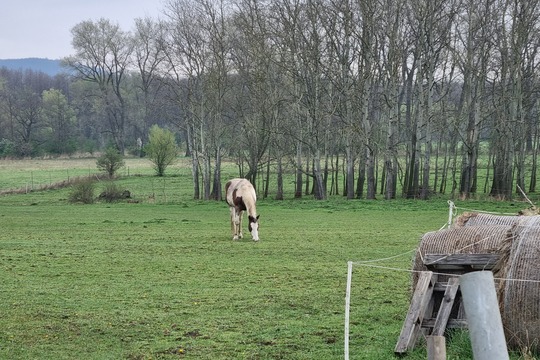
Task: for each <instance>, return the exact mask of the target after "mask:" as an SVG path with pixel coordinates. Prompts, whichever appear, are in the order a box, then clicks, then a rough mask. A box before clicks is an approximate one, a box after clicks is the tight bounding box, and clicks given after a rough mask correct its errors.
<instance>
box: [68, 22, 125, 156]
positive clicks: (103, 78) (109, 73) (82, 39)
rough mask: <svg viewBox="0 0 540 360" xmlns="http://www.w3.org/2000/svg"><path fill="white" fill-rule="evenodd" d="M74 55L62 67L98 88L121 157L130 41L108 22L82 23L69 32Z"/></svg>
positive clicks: (118, 27) (123, 143) (116, 26)
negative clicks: (67, 68) (73, 71)
mask: <svg viewBox="0 0 540 360" xmlns="http://www.w3.org/2000/svg"><path fill="white" fill-rule="evenodd" d="M71 33H72V35H73V40H72V44H73V47H74V49H75V55H73V56H70V57H67V58H65V59H64V63H65V64H66V65H67V66H69V67H70V68H72V69H73V70H75V72H76V73H77V75H78V77H80V78H81V79H82V80H85V81H90V82H93V83H95V84H97V85H98V87H99V91H100V95H101V102H102V104H103V109H104V113H105V114H104V115H105V117H106V119H107V121H108V124H109V132H110V134H111V136H112V138H113V140H114V143H115V145H116V147H117V149H118V150H119V151H120V152H121V153H122V154H123V153H124V148H125V140H126V139H125V127H126V122H127V105H126V101H125V91H126V90H125V88H124V86H123V85H124V78H125V76H126V72H127V70H128V67H129V64H130V56H131V52H132V45H131V44H132V41H131V40H130V36H129V34H128V33H126V32H124V31H122V30H121V29H120V26H119V25H118V24H113V23H112V22H111V21H110V20H107V19H103V18H102V19H99V20H97V21H95V22H94V21H91V20H87V21H83V22H81V23H79V24H77V25H75V26H74V27H73V29H71Z"/></svg>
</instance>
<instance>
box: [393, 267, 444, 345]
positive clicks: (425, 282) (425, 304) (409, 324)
mask: <svg viewBox="0 0 540 360" xmlns="http://www.w3.org/2000/svg"><path fill="white" fill-rule="evenodd" d="M436 281H437V275H435V274H433V272H431V271H422V272H421V273H420V277H419V278H418V282H417V284H416V289H415V291H414V294H413V297H412V299H411V304H410V306H409V311H408V312H407V316H406V317H405V322H404V324H403V327H402V328H401V333H400V335H399V338H398V342H397V344H396V347H395V349H394V352H395V353H396V354H404V353H406V352H407V351H408V350H411V349H412V348H414V345H415V343H416V340H417V339H418V336H419V335H420V331H421V328H422V321H423V320H424V317H426V315H427V314H426V313H427V310H428V309H429V308H431V306H430V302H431V300H432V295H433V287H434V284H435V282H436Z"/></svg>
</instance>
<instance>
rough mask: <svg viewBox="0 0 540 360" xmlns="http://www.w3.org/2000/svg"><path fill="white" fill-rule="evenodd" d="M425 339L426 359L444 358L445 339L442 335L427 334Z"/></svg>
mask: <svg viewBox="0 0 540 360" xmlns="http://www.w3.org/2000/svg"><path fill="white" fill-rule="evenodd" d="M426 341H427V358H428V360H446V339H445V338H444V336H428V337H427V338H426Z"/></svg>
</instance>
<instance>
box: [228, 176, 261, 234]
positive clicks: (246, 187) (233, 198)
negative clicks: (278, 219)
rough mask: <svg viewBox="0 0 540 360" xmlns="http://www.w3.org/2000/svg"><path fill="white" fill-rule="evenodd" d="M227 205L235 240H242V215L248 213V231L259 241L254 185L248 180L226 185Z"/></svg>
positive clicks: (231, 182) (235, 181)
mask: <svg viewBox="0 0 540 360" xmlns="http://www.w3.org/2000/svg"><path fill="white" fill-rule="evenodd" d="M225 193H226V194H227V204H229V209H230V210H231V231H232V235H233V240H238V239H241V238H242V236H243V235H242V215H243V213H244V211H246V212H247V213H248V219H249V222H248V229H249V232H250V233H251V237H252V238H253V240H255V241H259V222H258V220H259V215H257V210H256V209H255V202H256V201H257V195H256V194H255V189H254V188H253V185H251V183H250V182H249V181H248V180H246V179H232V180H230V181H228V182H227V184H225Z"/></svg>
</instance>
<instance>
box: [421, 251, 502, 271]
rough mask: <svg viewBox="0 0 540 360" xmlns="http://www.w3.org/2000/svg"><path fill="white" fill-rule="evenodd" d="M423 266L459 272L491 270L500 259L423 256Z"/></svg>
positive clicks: (480, 255)
mask: <svg viewBox="0 0 540 360" xmlns="http://www.w3.org/2000/svg"><path fill="white" fill-rule="evenodd" d="M423 258H424V265H425V266H427V267H428V269H437V270H442V269H444V270H459V269H470V270H474V269H482V270H491V269H492V268H493V267H494V266H495V264H496V263H497V261H498V260H499V258H500V255H499V254H490V253H484V254H425V255H424V257H423Z"/></svg>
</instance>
